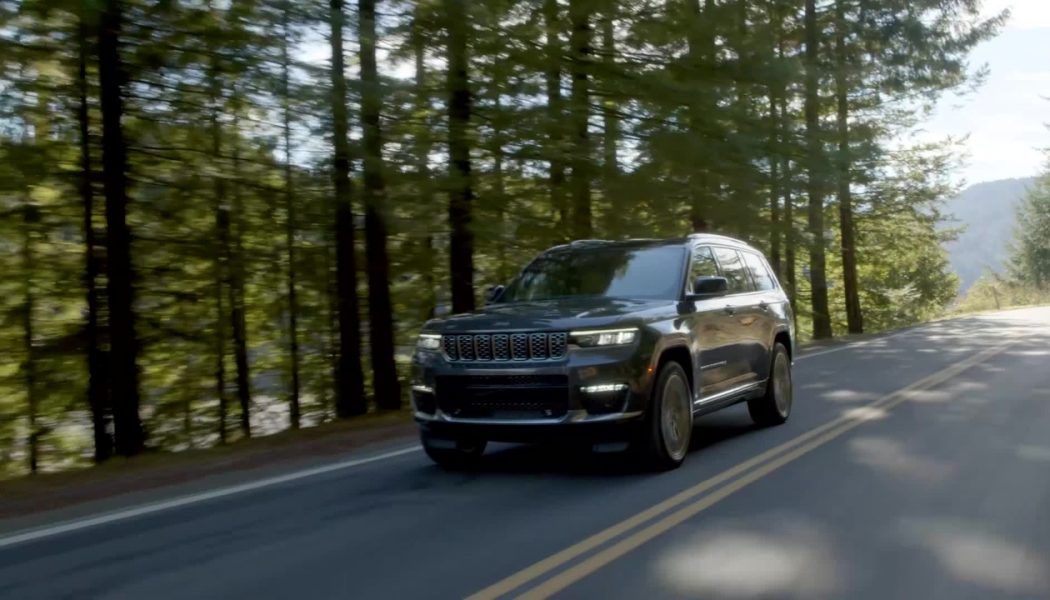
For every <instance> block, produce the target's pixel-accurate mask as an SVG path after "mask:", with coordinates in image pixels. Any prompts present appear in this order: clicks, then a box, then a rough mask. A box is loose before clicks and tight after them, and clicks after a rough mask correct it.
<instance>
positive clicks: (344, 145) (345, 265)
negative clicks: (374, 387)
mask: <svg viewBox="0 0 1050 600" xmlns="http://www.w3.org/2000/svg"><path fill="white" fill-rule="evenodd" d="M329 8H330V10H329V24H330V27H331V39H330V42H331V45H332V66H331V72H330V75H331V78H332V130H333V146H334V153H333V156H332V179H333V183H334V186H335V226H336V231H335V246H336V294H337V301H338V313H339V361H338V365H339V367H338V369H337V370H336V373H335V379H336V414H337V415H338V416H339V418H347V417H352V416H354V415H362V414H364V413H365V412H367V410H368V405H367V404H366V401H365V388H364V373H363V372H362V370H361V323H360V320H361V317H360V314H359V313H358V310H359V309H358V300H357V255H356V250H355V248H354V244H355V241H354V237H355V232H354V207H353V202H352V194H353V189H352V188H351V182H350V142H349V139H348V138H347V135H348V129H349V117H348V116H347V108H346V104H347V97H346V74H345V73H344V69H345V58H344V56H343V20H344V19H345V18H346V15H344V14H343V0H330V4H329Z"/></svg>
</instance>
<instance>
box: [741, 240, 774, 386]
mask: <svg viewBox="0 0 1050 600" xmlns="http://www.w3.org/2000/svg"><path fill="white" fill-rule="evenodd" d="M740 254H741V256H743V258H744V264H745V265H746V266H747V270H748V274H749V275H750V276H751V281H752V283H753V284H754V288H755V291H754V293H753V294H752V296H753V302H752V304H751V306H750V308H749V310H750V312H751V314H752V315H754V317H755V322H754V323H753V324H752V325H751V327H750V329H751V333H752V334H753V337H754V356H755V360H756V361H757V362H756V363H755V364H754V371H755V373H756V374H757V376H758V378H759V379H766V378H767V377H768V376H769V367H770V364H771V357H770V350H771V348H770V345H771V344H772V343H773V335H774V331H775V329H776V325H777V317H776V315H777V313H778V310H779V309H780V308H781V307H780V306H779V304H780V302H781V301H782V298H781V295H780V292H779V290H778V289H777V284H776V280H775V279H774V278H773V275H772V271H771V270H770V269H769V265H768V264H766V261H765V259H764V258H762V256H761V255H759V254H758V253H756V252H751V251H748V250H741V252H740Z"/></svg>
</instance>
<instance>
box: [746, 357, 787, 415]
mask: <svg viewBox="0 0 1050 600" xmlns="http://www.w3.org/2000/svg"><path fill="white" fill-rule="evenodd" d="M793 396H794V389H793V384H792V381H791V357H790V356H789V355H788V351H787V348H785V347H784V344H781V343H780V342H777V343H776V344H775V345H774V346H773V356H772V359H771V361H770V369H769V380H768V381H767V382H766V393H765V394H763V395H761V396H759V397H758V398H752V399H751V400H748V402H747V410H748V412H749V413H751V420H753V421H754V422H755V423H756V424H757V425H761V426H763V427H769V426H772V425H780V424H782V423H784V422H785V421H787V420H788V417H789V416H790V415H791V404H792V402H793Z"/></svg>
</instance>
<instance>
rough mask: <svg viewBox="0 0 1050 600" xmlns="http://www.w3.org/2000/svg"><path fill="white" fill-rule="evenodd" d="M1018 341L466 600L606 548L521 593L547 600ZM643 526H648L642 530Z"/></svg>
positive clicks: (494, 594) (487, 597)
mask: <svg viewBox="0 0 1050 600" xmlns="http://www.w3.org/2000/svg"><path fill="white" fill-rule="evenodd" d="M1013 343H1014V342H1008V343H1005V344H1001V345H998V346H995V347H993V348H989V349H988V350H985V351H983V352H981V353H979V354H976V355H974V356H971V357H970V358H968V359H966V360H963V361H960V362H958V363H956V364H954V365H952V366H950V367H948V368H946V369H943V370H941V371H938V372H936V373H934V374H932V375H930V376H928V377H925V378H923V379H921V380H919V381H916V382H915V383H912V384H911V385H909V386H907V387H904V388H901V389H899V390H897V391H895V392H893V393H890V394H888V395H886V396H883V397H882V398H879V399H878V400H875V401H873V402H871V403H870V404H867V405H865V406H864V407H862V408H861V409H859V410H853V411H850V412H849V413H847V414H846V415H844V416H842V417H839V418H837V419H835V420H833V421H830V422H828V423H825V424H823V425H820V426H818V427H816V428H814V429H811V430H809V431H807V432H806V433H803V434H802V435H799V436H797V437H795V438H793V439H791V440H788V441H787V442H784V443H783V444H780V445H779V446H776V447H774V448H771V449H770V450H767V451H765V452H763V453H761V454H759V455H757V456H755V457H753V458H751V459H749V460H747V461H744V462H742V463H740V464H738V465H736V466H734V467H732V468H730V469H727V470H725V471H723V472H721V473H719V474H718V475H715V476H714V477H711V478H710V479H707V480H704V481H702V482H700V483H698V484H696V485H694V486H693V487H690V488H688V489H686V490H683V491H681V492H679V493H677V494H675V495H674V496H671V497H670V498H668V499H666V500H664V501H662V502H660V503H658V504H656V505H654V506H652V507H650V508H647V509H646V510H643V511H642V512H640V513H638V514H636V515H634V516H633V517H630V518H628V519H625V520H623V521H621V522H619V523H617V524H615V525H613V526H612V527H609V528H607V529H604V530H602V531H600V532H598V533H596V534H594V535H592V536H590V537H588V538H586V539H584V540H582V541H580V542H578V543H576V544H573V545H572V546H569V547H568V548H565V549H564V550H562V551H560V552H558V553H556V554H553V555H551V556H549V557H547V558H545V559H543V560H541V561H539V562H537V563H535V564H533V565H531V566H529V567H526V568H525V569H522V570H521V571H519V572H517V573H515V574H513V575H511V576H510V577H507V578H506V579H503V580H500V581H498V582H496V583H494V584H492V585H490V586H489V587H487V588H485V589H483V590H481V591H480V592H477V593H476V594H473V595H471V596H469V597H468V599H467V600H492V599H495V598H500V597H502V596H505V595H507V594H510V593H511V592H514V591H515V590H518V589H519V588H522V587H524V586H526V585H528V584H532V583H535V582H536V581H537V580H540V579H541V578H543V577H544V576H547V575H549V574H550V573H552V572H554V571H556V570H558V569H561V568H563V567H566V566H567V565H569V564H570V563H572V562H573V561H575V560H576V559H578V558H580V557H582V556H584V555H586V554H589V553H591V552H593V551H595V550H598V549H599V548H602V547H603V546H605V548H604V549H602V550H600V551H598V552H595V553H594V554H591V555H590V556H588V557H587V558H585V559H584V560H582V561H580V562H577V563H576V564H574V565H573V566H571V567H569V568H567V569H565V570H563V571H561V572H559V573H557V574H556V575H554V576H553V577H550V578H549V579H546V580H543V581H542V582H540V583H539V584H537V585H535V586H534V587H532V588H529V589H528V590H525V591H524V592H523V593H521V594H519V595H518V597H519V598H525V599H529V600H533V599H539V598H548V597H550V596H552V595H554V594H556V593H558V592H560V591H562V590H564V589H565V588H567V587H569V586H570V585H572V584H574V583H576V582H578V581H580V580H581V579H583V578H584V577H587V576H588V575H590V574H592V573H594V572H595V571H597V570H599V569H601V568H602V567H604V566H605V565H607V564H609V563H611V562H612V561H614V560H616V559H617V558H620V557H621V556H623V555H625V554H627V553H628V552H630V551H632V550H634V549H636V548H638V547H639V546H641V545H642V544H644V543H646V542H648V541H650V540H652V539H653V538H655V537H657V536H659V535H661V534H663V533H665V532H667V531H668V530H670V529H671V528H673V527H674V526H676V525H678V524H680V523H682V522H684V521H686V520H688V519H689V518H691V517H693V516H695V515H697V514H698V513H700V512H701V511H703V510H705V509H707V508H709V507H710V506H713V505H714V504H716V503H718V502H719V501H721V500H723V499H724V498H726V497H728V496H730V495H732V494H733V493H735V492H737V491H739V490H740V489H743V488H744V487H746V486H748V485H750V484H752V483H754V482H755V481H758V480H759V479H761V478H762V477H765V476H766V475H768V474H770V473H772V472H773V471H775V470H777V469H779V468H780V467H782V466H784V465H786V464H788V463H790V462H792V461H794V460H796V459H798V458H799V457H801V456H802V455H804V454H806V453H808V452H810V451H811V450H814V449H815V448H818V447H820V446H823V445H824V444H827V443H828V442H830V441H831V440H833V439H835V438H837V437H839V436H841V435H842V434H844V433H846V432H847V431H849V430H851V429H853V428H855V427H857V426H859V425H861V424H863V423H864V422H865V421H868V420H870V418H871V415H873V414H881V413H883V412H885V411H889V410H890V409H892V408H894V407H896V406H897V405H899V404H901V403H902V402H905V401H906V400H908V399H909V398H911V397H912V394H913V393H914V392H918V391H921V390H927V389H930V388H933V387H935V386H938V385H941V384H942V383H945V382H948V381H950V380H951V379H953V378H955V377H957V376H958V375H960V374H961V373H963V372H964V371H966V370H968V369H970V368H972V367H974V366H976V365H978V364H980V363H983V362H985V361H987V360H988V359H990V358H992V357H993V356H995V355H997V354H999V353H1001V352H1003V351H1004V350H1006V349H1007V348H1008V347H1009V346H1011V345H1013ZM723 484H726V485H723ZM719 486H721V487H719ZM716 488H717V489H716ZM709 492H710V493H709ZM643 525H644V527H642V526H643ZM639 528H640V529H639ZM635 530H636V531H635ZM632 531H634V533H631V534H630V535H628V536H626V537H623V538H622V539H620V540H619V541H617V542H616V543H614V544H612V545H608V546H606V544H608V543H609V542H612V541H613V540H616V539H617V538H621V536H624V535H625V534H627V533H630V532H632Z"/></svg>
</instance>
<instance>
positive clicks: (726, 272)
mask: <svg viewBox="0 0 1050 600" xmlns="http://www.w3.org/2000/svg"><path fill="white" fill-rule="evenodd" d="M715 256H716V257H718V264H719V265H721V267H722V276H723V277H725V278H726V279H728V280H729V293H730V294H741V293H744V292H750V291H752V288H751V279H750V278H749V277H748V275H747V267H746V266H744V261H743V260H741V258H740V253H739V252H737V251H736V250H731V249H729V248H715Z"/></svg>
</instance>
